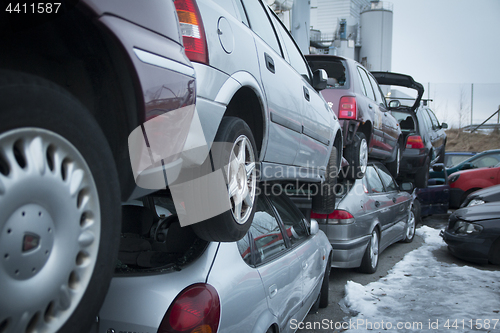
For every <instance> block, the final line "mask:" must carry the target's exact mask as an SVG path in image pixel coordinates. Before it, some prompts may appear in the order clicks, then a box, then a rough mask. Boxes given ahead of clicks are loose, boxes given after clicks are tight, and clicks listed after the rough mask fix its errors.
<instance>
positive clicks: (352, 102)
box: [339, 96, 356, 119]
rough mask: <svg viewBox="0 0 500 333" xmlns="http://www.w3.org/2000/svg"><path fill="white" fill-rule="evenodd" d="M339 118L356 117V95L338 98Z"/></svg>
mask: <svg viewBox="0 0 500 333" xmlns="http://www.w3.org/2000/svg"><path fill="white" fill-rule="evenodd" d="M339 119H356V97H349V96H344V97H342V98H341V99H340V103H339Z"/></svg>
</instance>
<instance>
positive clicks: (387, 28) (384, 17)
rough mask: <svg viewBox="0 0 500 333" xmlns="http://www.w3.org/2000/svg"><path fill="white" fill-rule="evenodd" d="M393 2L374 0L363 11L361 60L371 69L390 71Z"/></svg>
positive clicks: (361, 18) (361, 17)
mask: <svg viewBox="0 0 500 333" xmlns="http://www.w3.org/2000/svg"><path fill="white" fill-rule="evenodd" d="M392 15H393V14H392V3H390V2H385V1H372V2H371V3H370V4H369V5H367V6H365V7H364V8H363V9H362V11H361V16H360V20H361V45H362V46H361V49H360V53H359V61H360V62H361V63H362V64H363V65H364V66H365V67H366V68H367V69H368V70H370V71H390V70H391V53H392Z"/></svg>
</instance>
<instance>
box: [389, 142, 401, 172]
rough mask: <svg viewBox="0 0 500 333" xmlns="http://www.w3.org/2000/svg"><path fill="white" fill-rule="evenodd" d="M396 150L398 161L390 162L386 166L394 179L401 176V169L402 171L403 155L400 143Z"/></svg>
mask: <svg viewBox="0 0 500 333" xmlns="http://www.w3.org/2000/svg"><path fill="white" fill-rule="evenodd" d="M396 149H397V152H396V159H395V160H394V161H392V162H389V163H387V164H386V165H385V166H386V167H387V170H389V172H390V173H391V175H392V176H393V177H394V178H397V177H398V176H399V169H400V166H401V157H402V154H401V146H400V145H399V142H398V143H397V145H396Z"/></svg>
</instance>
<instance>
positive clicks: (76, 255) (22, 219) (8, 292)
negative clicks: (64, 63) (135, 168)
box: [0, 71, 121, 332]
mask: <svg viewBox="0 0 500 333" xmlns="http://www.w3.org/2000/svg"><path fill="white" fill-rule="evenodd" d="M0 106H1V108H0V110H1V111H0V212H1V214H0V258H1V259H0V266H1V269H0V294H1V295H2V297H0V331H1V332H42V331H43V332H56V331H60V332H88V330H89V326H90V325H91V323H92V321H93V320H94V319H95V315H96V313H97V311H98V310H99V308H100V305H101V303H102V301H103V300H104V296H105V294H106V291H107V288H108V286H109V282H110V280H111V277H112V271H113V267H114V262H115V258H116V254H117V249H118V241H119V239H118V236H119V231H120V229H119V228H120V217H121V213H120V212H121V210H120V193H119V182H118V177H117V172H116V168H115V166H114V160H113V158H112V153H111V150H110V148H109V146H108V144H107V141H106V139H105V137H104V134H103V133H102V131H101V129H100V128H99V126H98V125H97V123H96V122H95V120H94V119H93V117H92V116H91V115H90V113H89V112H88V111H87V110H86V109H85V108H84V107H83V106H82V105H81V104H80V103H79V102H78V101H77V100H76V99H74V98H73V97H72V96H71V95H70V94H68V93H67V92H66V91H64V90H63V89H61V88H60V87H58V86H56V85H54V84H52V83H50V82H48V81H45V80H42V79H40V78H37V77H34V76H31V75H26V74H21V73H15V72H10V71H5V72H0Z"/></svg>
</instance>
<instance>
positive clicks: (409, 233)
mask: <svg viewBox="0 0 500 333" xmlns="http://www.w3.org/2000/svg"><path fill="white" fill-rule="evenodd" d="M413 235H415V214H413V212H412V211H411V210H410V215H409V216H408V226H407V228H406V239H412V238H413Z"/></svg>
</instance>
